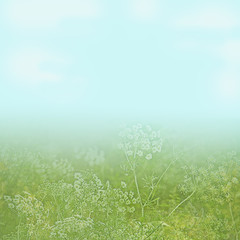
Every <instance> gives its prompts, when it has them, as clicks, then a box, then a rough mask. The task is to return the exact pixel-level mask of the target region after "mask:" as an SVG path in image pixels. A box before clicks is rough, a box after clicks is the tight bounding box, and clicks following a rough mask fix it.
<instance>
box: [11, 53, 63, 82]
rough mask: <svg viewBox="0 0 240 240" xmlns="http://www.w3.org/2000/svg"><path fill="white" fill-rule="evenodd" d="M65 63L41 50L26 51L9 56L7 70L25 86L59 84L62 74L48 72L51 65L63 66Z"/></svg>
mask: <svg viewBox="0 0 240 240" xmlns="http://www.w3.org/2000/svg"><path fill="white" fill-rule="evenodd" d="M63 62H64V61H63V60H62V59H61V58H58V57H56V56H54V55H51V54H49V53H48V52H44V51H41V50H39V49H24V50H22V51H19V52H17V53H14V54H13V55H11V56H9V58H8V61H7V70H8V73H9V75H11V76H12V78H13V79H14V80H15V81H19V82H22V83H25V84H38V83H42V82H58V81H60V80H61V79H62V76H61V74H58V73H55V72H54V71H50V70H46V69H44V68H46V67H47V66H48V65H49V64H50V65H51V64H61V63H63Z"/></svg>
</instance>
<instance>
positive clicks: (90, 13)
mask: <svg viewBox="0 0 240 240" xmlns="http://www.w3.org/2000/svg"><path fill="white" fill-rule="evenodd" d="M96 1H97V0H22V1H17V0H12V1H11V2H10V3H7V4H6V10H5V16H6V18H7V20H8V21H9V22H10V23H11V24H12V25H14V26H18V27H25V28H36V27H52V26H56V25H57V24H59V23H60V22H61V21H63V20H65V19H68V18H84V19H86V18H87V19H88V18H95V17H98V16H99V15H100V13H101V9H100V6H99V4H98V3H97V2H96Z"/></svg>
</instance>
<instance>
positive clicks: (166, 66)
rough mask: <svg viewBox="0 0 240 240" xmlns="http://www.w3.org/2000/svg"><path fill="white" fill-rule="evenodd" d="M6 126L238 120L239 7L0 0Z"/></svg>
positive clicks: (0, 83)
mask: <svg viewBox="0 0 240 240" xmlns="http://www.w3.org/2000/svg"><path fill="white" fill-rule="evenodd" d="M0 11H1V13H0V33H1V38H0V43H1V44H0V50H1V54H0V118H1V119H0V120H1V122H2V123H3V122H4V121H5V122H11V123H12V124H14V123H21V122H28V121H32V122H34V121H36V122H37V121H39V122H45V123H46V124H47V123H49V122H51V121H52V122H53V123H56V124H57V123H58V122H61V121H62V122H64V121H65V120H66V121H67V120H75V121H76V122H81V121H85V122H89V121H91V122H100V121H102V122H104V121H111V120H117V119H121V120H122V119H134V120H137V121H141V120H142V119H143V120H145V119H153V120H155V121H158V119H165V120H168V119H169V120H170V119H171V120H173V121H178V119H188V120H189V119H199V120H200V119H215V120H216V119H219V120H221V119H228V120H230V121H231V120H232V119H235V120H236V119H239V117H240V15H239V12H240V2H239V1H236V0H228V1H220V0H218V1H213V0H208V1H206V0H201V1H190V0H182V1H178V0H116V1H111V0H8V1H1V2H0Z"/></svg>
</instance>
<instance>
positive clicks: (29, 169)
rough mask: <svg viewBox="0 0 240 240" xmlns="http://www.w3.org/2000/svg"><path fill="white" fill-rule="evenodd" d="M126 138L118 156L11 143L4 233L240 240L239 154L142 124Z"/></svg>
mask: <svg viewBox="0 0 240 240" xmlns="http://www.w3.org/2000/svg"><path fill="white" fill-rule="evenodd" d="M120 137H121V142H120V144H119V147H120V150H117V149H115V150H114V153H112V152H111V149H109V152H111V153H112V154H111V155H110V154H108V152H105V153H104V151H102V150H101V149H99V148H97V147H93V148H88V149H86V150H85V149H80V150H79V149H78V150H75V151H73V152H72V154H69V155H68V156H66V154H65V156H64V154H61V153H59V152H58V153H57V152H56V154H54V155H53V154H49V153H48V154H46V153H43V152H41V153H39V152H38V151H34V150H29V149H19V150H17V149H12V148H6V147H5V148H4V147H3V148H2V149H1V152H0V188H1V191H0V238H1V239H4V240H6V239H9V240H10V239H11V240H13V239H14V240H16V239H24V240H25V239H31V240H35V239H43V240H44V239H46V240H47V239H74V240H75V239H76V240H77V239H93V240H95V239H99V240H103V239H109V240H110V239H127V240H128V239H129V240H131V239H132V240H135V239H141V240H143V239H162V240H174V239H175V240H188V239H189V240H190V239H194V240H195V239H196V240H197V239H199V240H201V239H209V240H212V239H219V240H223V239H226V240H227V239H229V240H232V239H235V240H237V239H238V235H239V231H240V217H239V214H238V213H239V212H240V187H239V179H240V159H239V153H237V152H228V151H225V152H218V153H210V152H206V153H205V155H204V154H202V150H201V149H198V150H197V149H194V151H192V150H190V149H186V148H185V149H182V148H180V147H176V146H177V144H176V143H175V142H173V141H171V139H166V138H165V139H164V138H163V137H162V136H161V134H160V132H158V131H154V130H152V129H151V128H150V127H142V126H141V125H136V126H133V127H132V128H127V129H125V130H123V131H122V132H121V134H120ZM163 139H164V140H163ZM173 146H174V147H173ZM179 146H180V145H179ZM109 156H110V157H109ZM113 156H114V159H119V158H120V157H121V162H119V160H116V161H115V162H114V159H113V158H112V157H113ZM193 156H194V158H195V159H194V160H193ZM203 156H207V157H205V158H204V157H203ZM73 166H74V167H73ZM120 166H121V167H120Z"/></svg>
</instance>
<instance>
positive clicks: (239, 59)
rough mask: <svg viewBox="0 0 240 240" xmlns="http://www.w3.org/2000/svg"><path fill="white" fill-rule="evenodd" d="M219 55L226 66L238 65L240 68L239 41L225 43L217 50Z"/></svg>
mask: <svg viewBox="0 0 240 240" xmlns="http://www.w3.org/2000/svg"><path fill="white" fill-rule="evenodd" d="M217 51H218V53H219V55H220V57H221V58H223V60H224V61H225V62H227V63H228V64H234V65H235V64H238V66H239V67H240V40H237V39H235V40H230V41H226V42H225V43H224V44H223V45H221V46H220V47H219V48H218V49H217Z"/></svg>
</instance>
